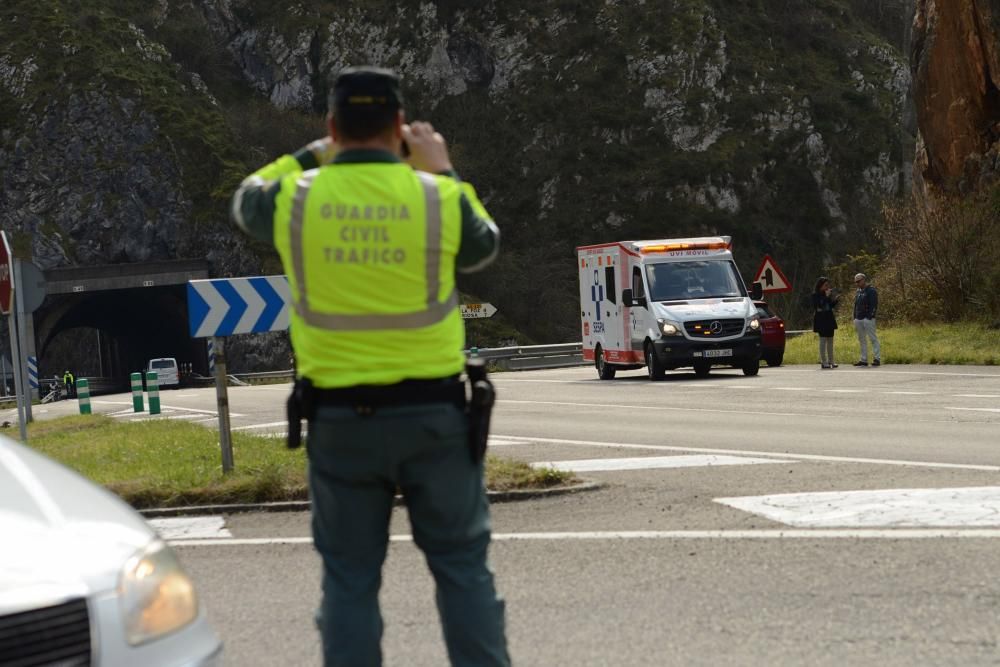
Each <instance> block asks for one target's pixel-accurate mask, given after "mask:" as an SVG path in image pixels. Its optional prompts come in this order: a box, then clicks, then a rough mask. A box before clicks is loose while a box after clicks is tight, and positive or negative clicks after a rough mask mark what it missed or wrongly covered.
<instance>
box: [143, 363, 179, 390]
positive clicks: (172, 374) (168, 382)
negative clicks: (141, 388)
mask: <svg viewBox="0 0 1000 667" xmlns="http://www.w3.org/2000/svg"><path fill="white" fill-rule="evenodd" d="M149 371H156V379H157V384H158V385H159V386H160V387H179V386H180V384H181V379H180V374H179V373H178V372H177V360H176V359H174V358H173V357H163V358H160V359H150V360H149V363H148V364H146V372H147V373H148V372H149ZM145 380H146V378H145V377H143V382H145Z"/></svg>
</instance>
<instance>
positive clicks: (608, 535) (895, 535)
mask: <svg viewBox="0 0 1000 667" xmlns="http://www.w3.org/2000/svg"><path fill="white" fill-rule="evenodd" d="M959 538H966V539H997V538H1000V530H997V529H995V528H957V529H954V528H953V529H942V528H885V529H881V528H852V529H836V530H835V529H821V528H815V529H811V530H809V529H797V528H790V529H787V530H617V531H581V532H553V533H493V541H494V542H517V541H525V542H527V541H583V540H615V541H622V540H753V539H757V540H789V539H794V540H824V539H826V540H828V539H850V540H927V539H959ZM389 541H390V542H412V541H413V536H412V535H392V536H390V537H389ZM312 543H313V539H312V538H311V537H251V538H234V539H203V540H191V539H187V540H185V539H177V540H170V544H171V546H175V547H218V546H228V547H240V546H267V545H280V544H291V545H294V544H303V545H310V546H312Z"/></svg>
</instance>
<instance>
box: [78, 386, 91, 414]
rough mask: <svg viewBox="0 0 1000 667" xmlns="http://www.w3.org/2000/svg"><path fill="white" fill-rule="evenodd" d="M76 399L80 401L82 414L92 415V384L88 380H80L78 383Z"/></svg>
mask: <svg viewBox="0 0 1000 667" xmlns="http://www.w3.org/2000/svg"><path fill="white" fill-rule="evenodd" d="M76 397H77V398H78V399H79V400H80V414H81V415H89V414H91V413H90V382H88V381H87V378H80V379H78V380H77V381H76Z"/></svg>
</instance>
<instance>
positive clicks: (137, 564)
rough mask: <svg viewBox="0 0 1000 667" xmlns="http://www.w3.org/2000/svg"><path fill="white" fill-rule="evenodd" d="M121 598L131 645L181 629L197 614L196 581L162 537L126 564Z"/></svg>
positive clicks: (121, 586)
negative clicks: (186, 571)
mask: <svg viewBox="0 0 1000 667" xmlns="http://www.w3.org/2000/svg"><path fill="white" fill-rule="evenodd" d="M118 600H119V605H120V606H121V611H122V622H123V623H124V625H125V637H126V638H127V639H128V643H129V644H131V645H132V646H136V645H137V644H142V643H144V642H148V641H150V640H152V639H156V638H157V637H161V636H163V635H165V634H167V633H169V632H173V631H174V630H178V629H180V628H182V627H184V626H185V625H187V624H188V623H190V622H191V621H193V620H194V619H195V618H196V617H197V616H198V597H197V595H196V594H195V591H194V584H192V583H191V580H190V579H189V578H188V576H187V574H185V573H184V570H183V569H182V568H181V565H180V563H179V562H178V561H177V556H175V555H174V552H173V551H172V550H171V549H170V547H168V546H167V545H166V544H164V543H163V542H161V541H159V540H157V541H155V542H153V543H152V544H150V545H149V546H148V547H146V548H145V549H143V550H142V551H140V552H139V553H137V554H136V555H135V556H133V557H132V558H130V559H129V561H128V562H127V563H125V567H124V568H123V569H122V574H121V581H120V583H119V585H118Z"/></svg>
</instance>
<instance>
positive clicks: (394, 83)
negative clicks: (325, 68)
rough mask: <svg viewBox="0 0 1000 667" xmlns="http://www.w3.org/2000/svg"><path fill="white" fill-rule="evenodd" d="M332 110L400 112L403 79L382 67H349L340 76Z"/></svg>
mask: <svg viewBox="0 0 1000 667" xmlns="http://www.w3.org/2000/svg"><path fill="white" fill-rule="evenodd" d="M329 103H330V109H331V110H332V111H336V110H347V109H358V110H362V109H378V108H384V109H385V108H387V109H393V110H395V109H399V108H401V107H402V106H403V94H402V93H401V92H400V89H399V76H397V75H396V73H395V72H393V71H392V70H390V69H385V68H382V67H348V68H346V69H344V70H342V71H341V72H340V74H339V75H338V76H337V80H336V81H335V82H334V84H333V93H332V94H331V95H330V100H329Z"/></svg>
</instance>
